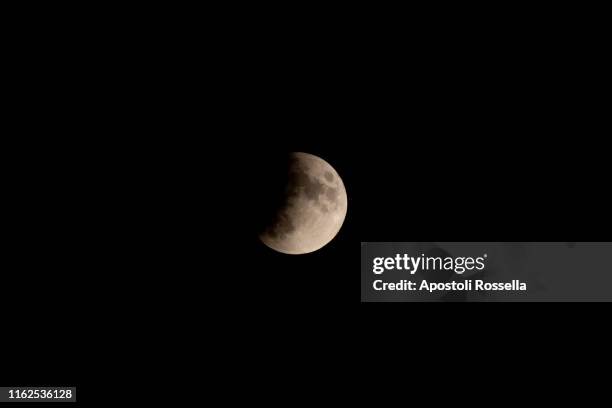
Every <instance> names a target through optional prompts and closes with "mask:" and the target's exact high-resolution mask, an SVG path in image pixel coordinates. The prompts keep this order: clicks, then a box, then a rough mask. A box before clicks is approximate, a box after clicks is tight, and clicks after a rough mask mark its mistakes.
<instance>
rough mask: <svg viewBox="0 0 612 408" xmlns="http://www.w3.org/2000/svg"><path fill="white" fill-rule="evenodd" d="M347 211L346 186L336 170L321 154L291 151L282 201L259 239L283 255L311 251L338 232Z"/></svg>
mask: <svg viewBox="0 0 612 408" xmlns="http://www.w3.org/2000/svg"><path fill="white" fill-rule="evenodd" d="M346 210H347V196H346V189H345V187H344V183H343V182H342V179H341V178H340V175H338V173H337V172H336V170H334V168H333V167H332V166H331V165H330V164H329V163H327V162H326V161H325V160H323V159H321V158H320V157H317V156H314V155H312V154H308V153H301V152H294V153H291V154H290V155H289V166H288V178H287V186H286V188H285V194H284V196H283V202H282V204H281V205H280V207H279V209H278V211H277V212H276V213H275V215H274V217H273V219H272V221H271V222H270V224H269V225H267V226H266V228H265V229H264V231H263V232H262V233H261V234H260V235H259V239H260V240H261V241H262V242H263V243H264V244H265V245H266V246H268V247H269V248H271V249H273V250H275V251H278V252H282V253H284V254H291V255H299V254H307V253H310V252H314V251H316V250H319V249H321V248H322V247H324V246H325V245H327V244H328V243H329V242H330V241H331V240H332V239H334V237H335V236H336V235H337V234H338V232H339V231H340V228H341V227H342V224H343V223H344V218H345V217H346Z"/></svg>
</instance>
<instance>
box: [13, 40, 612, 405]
mask: <svg viewBox="0 0 612 408" xmlns="http://www.w3.org/2000/svg"><path fill="white" fill-rule="evenodd" d="M271 34H272V37H279V36H275V35H274V33H271ZM394 35H395V34H393V35H391V34H389V35H387V36H385V35H382V37H383V38H387V39H390V38H395V39H400V40H401V39H402V38H403V37H394ZM227 36H229V34H227ZM269 37H270V36H268V38H269ZM280 37H282V36H280ZM323 37H324V36H323ZM365 37H368V36H365ZM483 37H486V36H483ZM224 38H226V37H224ZM411 38H413V40H411V41H407V40H405V41H399V44H400V45H401V44H403V48H402V47H399V48H398V45H397V43H395V42H391V41H374V40H371V41H362V40H363V39H364V38H362V37H355V36H353V35H352V34H351V33H350V32H344V33H343V34H342V35H341V36H339V37H338V39H337V41H329V40H327V39H326V38H319V39H318V40H322V41H320V42H318V43H316V41H315V40H317V38H313V37H312V36H308V35H306V36H303V37H301V38H300V39H299V40H295V41H293V40H291V41H285V42H284V43H283V42H281V43H276V42H274V43H272V42H266V41H260V42H258V41H257V40H256V39H255V38H254V37H251V36H243V37H240V38H238V40H239V41H237V44H238V45H237V46H236V47H222V48H223V49H224V50H225V52H226V53H227V54H231V55H232V56H233V58H225V57H223V58H218V59H214V67H215V68H216V69H217V71H218V72H216V73H215V74H214V75H213V74H210V75H209V76H205V75H204V74H203V72H205V71H206V70H205V69H201V70H200V69H199V68H198V69H196V70H197V75H193V77H197V78H199V81H196V80H192V77H190V76H189V75H185V72H184V71H181V74H180V75H179V74H176V75H174V74H168V73H167V71H165V70H162V71H164V72H166V73H165V74H164V75H162V76H161V77H163V78H166V79H168V82H169V83H168V84H166V85H167V88H166V87H165V86H162V85H159V87H157V86H153V85H152V84H157V83H159V78H160V76H159V75H156V73H155V72H154V73H152V74H151V73H150V72H149V73H148V71H147V70H148V69H149V68H150V67H151V66H152V64H150V62H151V61H158V58H157V57H158V55H159V54H158V53H159V52H160V50H159V44H158V43H156V44H155V46H152V49H154V52H152V55H153V58H151V59H150V61H149V60H148V59H147V56H146V55H144V54H142V53H140V51H141V50H142V48H139V53H138V55H135V54H134V53H133V52H126V53H125V54H126V55H125V56H124V57H121V64H110V67H109V68H106V67H104V68H102V71H103V72H104V75H90V74H89V73H88V72H84V73H83V72H81V74H82V76H78V77H76V78H77V80H76V81H74V79H75V76H76V75H77V74H74V73H73V71H70V72H69V73H68V74H66V72H63V74H64V75H65V77H67V78H69V79H71V80H73V81H74V82H75V85H74V92H71V90H70V89H69V87H66V86H64V84H65V82H62V81H55V80H54V81H49V80H45V78H42V79H40V78H41V77H40V76H37V75H33V74H29V73H27V74H26V76H27V80H28V81H27V84H28V85H29V86H28V88H27V90H28V92H22V93H21V95H22V97H23V98H24V101H25V102H28V104H25V105H21V103H22V102H23V101H15V103H14V104H13V106H16V107H18V108H19V110H22V111H23V112H22V116H20V117H19V118H18V119H19V122H20V123H21V126H20V127H19V128H18V131H15V132H14V134H15V137H14V138H13V139H11V143H8V144H7V145H8V146H7V147H6V148H3V150H2V154H4V155H5V156H6V160H5V161H4V162H3V163H5V164H6V165H7V166H6V167H8V171H7V173H6V175H7V177H6V180H7V181H6V186H5V188H6V191H7V192H8V193H7V194H6V196H5V197H6V198H5V200H6V201H7V202H8V203H9V204H10V205H11V210H10V211H7V218H8V219H9V221H10V226H11V228H10V231H11V232H10V236H8V237H7V238H8V244H6V247H5V250H6V251H5V254H6V255H5V258H6V262H5V269H6V273H5V275H4V277H5V279H4V281H3V284H2V285H3V286H2V289H3V296H2V307H3V310H4V313H5V315H4V316H5V320H6V322H7V324H9V325H10V326H8V327H6V329H5V332H4V335H3V339H4V340H5V342H6V345H5V349H6V350H11V352H10V354H7V359H6V360H3V373H4V374H5V375H6V378H7V381H9V383H13V384H24V383H30V384H39V385H41V384H57V383H65V384H76V385H77V386H79V387H80V390H81V393H83V392H84V393H85V394H81V395H86V396H87V395H88V396H89V397H90V398H93V399H96V398H97V397H96V395H95V391H96V390H99V389H100V387H101V386H104V385H107V384H109V383H111V384H112V383H113V381H116V382H121V383H127V382H129V381H130V380H132V379H135V380H138V379H142V378H149V377H147V373H145V371H146V372H148V376H152V377H156V378H162V379H164V378H166V377H167V376H173V375H176V371H174V370H164V367H163V365H164V363H168V364H169V365H172V364H179V363H181V362H183V363H184V362H187V363H193V361H199V360H198V359H199V358H200V357H201V356H199V355H198V354H197V353H196V355H195V356H194V355H189V356H188V357H187V356H185V355H182V354H181V353H180V352H177V351H176V350H177V349H179V347H174V344H173V341H174V342H178V343H180V349H183V350H185V349H190V346H192V347H191V348H197V349H198V350H201V349H203V348H204V346H203V345H204V344H205V341H207V340H208V341H210V340H211V339H212V338H215V337H222V334H223V333H221V334H219V332H218V331H213V330H211V327H212V324H211V322H212V321H214V320H215V317H216V318H217V319H219V320H222V321H223V324H225V325H227V327H232V328H234V329H235V328H236V327H238V328H239V329H242V330H243V335H242V336H240V337H238V339H239V341H240V342H241V344H240V345H239V346H240V347H236V348H235V350H250V351H253V354H254V355H257V354H258V353H260V352H261V350H260V349H258V342H257V339H258V338H259V337H265V336H266V335H271V334H276V333H281V336H277V340H278V342H279V344H278V345H276V347H277V350H283V349H284V348H283V345H285V346H286V345H287V344H286V343H287V342H288V343H289V346H294V347H295V349H297V350H298V351H301V353H300V359H301V360H299V361H301V362H304V360H306V359H308V358H313V360H314V361H319V362H327V361H329V359H328V358H327V357H326V355H324V354H323V353H319V352H318V351H316V350H315V348H316V347H313V345H315V346H321V345H330V344H331V346H333V347H334V348H335V349H336V350H342V348H343V347H346V345H347V344H353V345H355V344H357V346H358V347H359V349H358V350H357V351H354V350H353V351H349V350H348V348H347V349H346V350H345V354H342V353H341V354H342V355H343V356H345V357H352V359H353V361H361V360H359V359H360V357H362V356H363V355H369V353H370V352H371V351H372V349H371V348H370V347H368V346H369V345H371V344H376V342H377V339H376V335H377V334H378V333H381V332H382V333H385V332H386V331H387V330H388V329H389V328H390V327H391V328H397V329H398V331H399V333H398V334H399V336H398V338H399V339H400V340H405V339H411V340H414V335H411V334H410V333H411V332H412V331H413V330H415V325H416V326H417V327H418V329H419V330H416V331H417V334H419V335H423V333H425V334H427V333H433V334H432V335H431V336H432V337H436V336H438V335H440V334H442V335H443V336H440V338H444V339H447V338H448V336H447V335H448V334H449V332H451V331H453V329H457V330H461V331H462V332H465V331H468V329H469V328H470V327H473V326H470V324H469V322H468V323H467V328H468V329H466V326H461V327H459V326H458V325H453V322H457V321H459V320H460V319H462V318H463V317H465V314H464V312H465V309H464V308H460V309H452V310H449V309H445V310H444V313H436V312H435V311H434V312H431V311H430V314H428V313H426V312H423V307H424V306H415V308H417V310H418V311H419V313H418V315H417V313H416V312H414V311H412V310H411V311H409V312H406V310H405V309H403V308H402V309H401V310H400V311H397V310H396V311H389V309H387V310H386V312H385V313H383V314H381V313H378V312H377V310H373V309H372V307H371V306H368V308H367V309H365V308H364V307H361V308H360V307H359V305H358V303H357V302H359V283H360V282H359V273H358V272H357V271H358V265H357V264H358V259H359V257H358V250H359V243H360V242H361V241H394V240H397V241H539V240H541V241H569V242H576V241H597V240H609V231H610V217H609V208H611V206H610V199H609V196H608V194H607V190H608V189H609V188H608V185H609V153H608V150H607V149H606V145H605V142H604V140H603V138H605V135H606V134H607V133H609V132H607V133H606V131H605V129H606V128H605V126H604V125H605V120H602V119H603V116H602V113H605V112H604V111H603V110H602V106H603V105H602V104H601V103H600V101H599V99H598V98H597V94H598V93H599V89H600V87H601V85H602V83H601V82H598V80H596V79H595V78H596V77H597V75H595V74H594V72H595V73H596V69H597V68H598V67H600V66H601V65H600V64H599V62H597V61H596V59H597V58H598V56H600V55H601V53H598V52H593V53H590V54H589V52H588V51H585V49H586V48H587V47H585V46H584V45H583V44H574V46H576V48H575V51H576V55H580V56H581V57H580V59H579V63H578V64H577V65H579V66H586V67H588V68H589V69H588V74H587V73H586V72H577V71H574V70H573V67H575V66H576V65H571V66H569V65H567V58H566V57H567V55H568V52H569V51H571V50H568V47H570V46H571V44H570V45H568V43H567V42H564V43H563V44H564V46H563V47H559V48H558V49H557V50H556V51H557V52H555V49H554V47H549V46H548V43H546V44H547V47H546V50H545V52H542V51H540V50H541V49H542V48H543V47H541V46H540V45H538V44H534V43H531V42H528V43H525V44H527V45H532V46H531V47H527V46H522V45H519V46H517V45H515V44H513V42H512V41H507V40H508V39H506V42H497V41H496V42H495V44H494V45H495V46H491V44H489V45H487V44H484V43H483V44H482V45H481V46H479V47H476V46H475V47H474V49H473V50H471V51H470V49H468V48H469V47H464V46H463V44H464V43H454V42H453V36H443V37H442V38H438V37H437V36H435V35H434V34H433V33H432V32H431V31H422V32H421V33H420V36H419V37H418V40H414V37H411ZM349 39H350V40H352V41H351V43H352V44H353V45H351V46H348V45H347V44H348V43H349V41H348V40H349ZM313 41H314V42H313ZM37 43H42V42H39V41H37ZM262 43H263V44H264V45H266V46H265V47H264V46H261V44H262ZM468 43H469V44H475V43H473V42H468ZM308 44H310V45H308ZM500 44H501V45H500ZM577 45H579V46H577ZM43 48H48V47H44V46H43ZM125 48H126V49H127V50H129V49H131V47H130V46H127V47H125ZM172 48H173V52H174V53H177V52H178V51H177V48H176V47H174V46H173V47H172ZM483 49H486V50H487V52H486V54H484V53H483V52H482V50H483ZM54 50H55V48H54ZM178 53H179V54H180V52H178ZM50 54H51V55H52V56H56V57H57V60H59V61H62V60H64V58H66V59H68V58H69V57H74V54H72V51H71V50H70V49H69V50H67V52H66V55H67V57H63V56H61V55H60V52H59V51H53V52H52V53H50ZM145 54H146V53H145ZM188 54H189V55H193V52H190V53H188ZM37 55H38V54H37ZM589 55H591V56H592V57H593V61H592V62H589V60H588V59H587V58H588V57H589ZM78 56H79V61H80V62H81V63H83V64H84V66H89V65H88V60H85V59H84V58H83V57H82V56H81V55H78ZM91 61H92V64H91V65H94V66H96V67H99V65H98V61H99V59H98V58H97V57H96V58H92V60H91ZM108 61H113V60H108ZM108 61H106V62H108ZM172 63H173V64H175V65H176V66H178V67H179V68H182V67H183V66H188V67H192V68H193V66H192V65H191V64H192V61H190V63H189V64H181V63H180V61H179V62H176V61H175V60H173V62H172ZM211 64H212V63H207V64H205V65H206V67H203V68H210V66H211ZM35 66H38V65H30V67H35ZM45 66H46V67H49V68H48V69H47V70H45V73H46V74H49V75H50V77H53V78H58V76H55V73H54V71H53V70H52V69H51V68H50V67H51V66H52V64H46V65H45ZM122 67H125V68H122ZM564 67H568V70H564V69H562V68H564ZM111 68H112V69H111ZM144 68H147V69H144ZM58 71H62V70H61V69H59V70H58ZM32 72H33V73H34V74H35V73H36V70H33V71H32ZM109 72H111V73H109ZM221 72H222V73H223V75H221ZM147 73H148V74H147ZM58 75H59V74H58ZM113 75H116V77H115V76H113ZM186 77H189V79H187V80H186V79H184V78H186ZM568 77H569V78H571V79H572V80H571V81H568V80H567V78H568ZM37 78H38V79H39V82H37ZM98 78H99V79H98ZM115 79H116V80H115ZM202 82H204V84H202ZM20 84H21V82H20ZM83 84H91V85H87V86H85V87H84V86H83ZM111 85H112V86H111ZM209 85H210V86H211V87H212V86H213V85H214V86H216V87H219V88H221V92H218V93H214V94H212V95H209V93H208V91H207V89H209V88H207V87H208V86H209ZM100 88H107V89H106V90H105V92H103V91H102V90H101V89H100ZM161 88H163V89H161ZM194 88H195V89H197V91H194V90H193V89H194ZM36 94H42V95H43V96H44V97H41V98H30V97H29V95H36ZM177 94H180V97H177ZM185 94H187V96H185ZM54 95H61V96H63V97H62V98H55V97H54ZM82 95H87V96H89V97H92V96H93V99H94V100H95V101H96V103H95V104H92V105H89V104H87V103H84V101H85V98H84V97H83V96H82ZM202 99H206V103H204V102H202ZM25 102H24V103H25ZM29 103H32V104H33V105H29ZM23 106H32V108H31V109H30V108H28V109H23ZM67 107H70V108H67ZM17 136H18V137H17ZM291 151H304V152H308V153H312V154H315V155H317V156H320V157H322V158H323V159H325V160H326V161H328V162H329V163H330V164H331V165H332V166H333V167H334V168H335V169H336V170H337V171H338V173H339V174H340V176H341V177H342V178H343V181H344V183H345V186H346V189H347V194H348V199H349V203H348V213H347V218H346V221H345V224H344V226H343V228H342V229H341V231H340V233H339V234H338V236H337V237H336V238H335V239H334V240H333V241H332V242H331V243H330V244H329V245H327V246H326V247H324V248H323V249H322V250H320V251H318V252H316V253H313V254H311V255H305V256H288V255H283V254H278V253H276V252H274V251H272V250H270V249H268V248H267V247H265V246H264V245H262V244H261V243H260V242H259V240H258V239H257V232H258V228H259V227H260V226H261V219H262V214H265V213H266V210H267V204H268V198H267V194H268V193H270V192H274V191H275V185H276V182H277V181H279V179H282V173H277V172H276V169H277V168H278V167H276V164H277V163H278V160H279V158H280V157H283V156H284V155H285V154H286V153H288V152H291ZM7 230H8V229H7ZM362 306H363V305H362ZM518 308H519V309H518V312H517V311H515V312H514V314H513V315H512V313H510V312H502V317H504V316H505V317H506V319H505V322H504V324H502V325H496V324H491V325H487V328H488V334H489V335H502V336H506V337H508V338H510V339H512V340H515V342H516V343H519V342H520V341H521V339H520V338H519V336H520V335H521V333H524V330H525V324H526V323H525V321H526V316H527V312H526V307H525V306H518ZM435 310H440V309H435ZM498 310H499V309H498ZM420 312H422V313H420ZM209 315H213V316H214V317H209ZM480 316H481V315H480ZM498 317H499V316H498ZM429 318H431V319H429ZM561 318H563V320H564V321H563V323H562V322H561ZM568 319H569V321H574V322H575V321H576V319H575V315H574V314H572V313H569V312H566V313H564V314H563V316H562V317H561V316H560V315H557V314H556V313H555V312H554V311H551V310H550V309H546V311H544V310H543V309H540V312H539V313H536V317H535V318H534V319H533V321H536V320H537V323H539V324H543V325H544V326H545V327H547V328H550V327H554V326H555V325H556V324H559V325H561V324H566V323H567V321H568ZM245 320H247V321H248V323H245V322H244V321H245ZM528 320H529V319H527V321H528ZM461 321H462V322H465V320H461ZM475 322H476V320H474V321H472V324H474V325H475V324H476V323H475ZM477 323H478V324H481V323H482V320H479V321H478V322H477ZM583 324H585V325H586V324H587V323H583ZM402 328H403V329H405V331H402ZM436 328H437V329H438V331H436V330H435V329H436ZM428 329H431V331H428ZM202 333H204V334H202ZM283 336H286V337H287V338H288V340H287V341H285V337H283ZM298 336H299V337H300V338H301V339H302V340H304V342H305V344H298V343H293V342H292V341H290V340H292V339H295V338H296V337H298ZM168 338H170V340H167V339H168ZM177 339H178V340H177ZM183 339H189V340H190V341H192V342H194V343H197V344H193V343H189V341H187V345H185V342H184V341H183ZM321 339H324V340H325V341H323V340H321ZM283 343H285V344H283ZM366 343H368V344H366ZM160 344H161V345H160ZM268 344H270V343H269V342H268ZM275 344H276V343H275ZM196 345H197V347H193V346H196ZM152 349H154V350H152ZM264 349H265V348H264ZM205 350H207V351H212V352H215V351H216V350H217V349H212V350H211V349H205ZM362 352H363V353H362ZM151 356H152V357H151ZM177 356H178V357H177ZM347 360H348V358H347ZM247 361H248V360H247ZM322 367H323V365H322ZM362 369H363V370H364V371H366V373H367V370H366V369H365V368H363V367H362ZM181 372H182V371H181ZM186 375H188V374H186Z"/></svg>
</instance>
